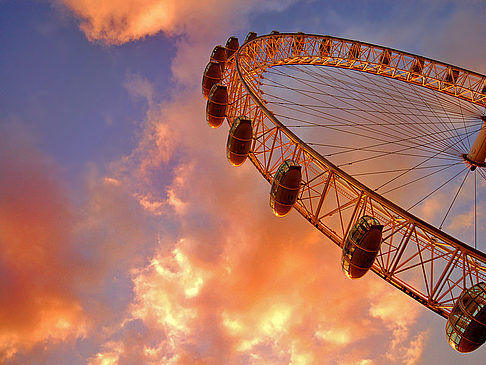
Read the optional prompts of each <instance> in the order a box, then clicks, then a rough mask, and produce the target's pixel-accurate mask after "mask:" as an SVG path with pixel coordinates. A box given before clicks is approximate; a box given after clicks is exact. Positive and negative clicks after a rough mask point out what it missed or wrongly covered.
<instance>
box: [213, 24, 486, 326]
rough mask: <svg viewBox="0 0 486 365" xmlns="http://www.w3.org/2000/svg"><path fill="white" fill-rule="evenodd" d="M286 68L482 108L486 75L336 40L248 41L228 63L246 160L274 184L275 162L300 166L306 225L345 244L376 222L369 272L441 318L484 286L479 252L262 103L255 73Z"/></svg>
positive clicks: (230, 114)
mask: <svg viewBox="0 0 486 365" xmlns="http://www.w3.org/2000/svg"><path fill="white" fill-rule="evenodd" d="M287 64H302V65H311V64H315V65H323V66H331V67H341V68H347V69H354V70H358V71H362V72H369V73H374V74H380V75H383V76H385V77H390V78H395V79H399V80H401V81H405V82H409V83H414V84H418V85H421V86H423V87H427V88H429V89H433V90H436V91H438V92H442V93H446V94H449V95H454V96H455V97H459V98H462V99H465V100H468V101H470V102H473V103H475V104H477V105H481V106H486V77H485V76H483V75H479V74H476V73H472V72H470V71H467V70H464V69H461V68H458V67H455V66H451V65H447V64H444V63H440V62H437V61H433V60H430V59H427V58H424V57H419V56H415V55H412V54H408V53H405V52H401V51H397V50H393V49H389V48H384V47H379V46H375V45H371V44H367V43H362V42H358V41H352V40H346V39H341V38H335V37H329V36H318V35H307V34H300V33H297V34H289V33H286V34H283V33H281V34H274V35H267V36H262V37H258V38H256V39H254V40H252V41H250V42H247V43H245V44H244V45H242V46H241V47H240V49H239V51H238V52H237V53H236V54H235V55H233V56H232V57H231V58H230V59H229V60H227V63H226V69H225V72H224V75H223V79H222V83H223V84H225V85H227V87H228V98H229V99H228V100H229V105H228V110H227V120H228V123H229V124H230V125H231V123H232V122H233V120H234V119H235V118H236V117H238V116H247V117H249V118H251V119H252V121H253V131H254V132H253V133H254V135H253V142H252V148H251V152H250V155H249V158H250V160H251V161H252V163H253V164H254V165H255V166H256V168H257V169H258V170H259V171H260V173H261V174H262V175H263V176H264V177H265V179H266V180H267V181H268V182H270V183H272V180H273V176H274V174H275V172H276V171H277V169H278V167H279V166H280V164H281V163H282V162H283V161H285V160H286V159H293V160H294V161H296V162H298V163H299V164H300V165H301V166H302V185H301V190H300V195H299V198H298V200H297V203H296V204H295V206H294V207H295V209H296V210H297V211H299V213H300V214H302V215H303V216H304V217H305V218H306V219H307V220H308V221H309V222H310V223H312V224H313V225H314V226H315V227H316V228H317V229H319V230H320V231H321V232H323V233H324V234H325V235H326V236H327V237H329V238H330V239H331V240H332V241H333V242H334V243H335V244H337V245H338V246H339V247H341V248H342V245H343V242H344V240H345V237H346V235H347V232H348V231H349V229H350V227H352V225H353V224H354V223H355V222H356V221H357V219H358V218H359V217H360V216H362V215H363V214H365V213H366V214H368V215H371V216H373V217H375V218H377V219H378V220H379V221H380V222H381V223H382V224H383V225H384V229H383V241H382V245H381V250H380V252H379V254H378V256H377V258H376V260H375V262H374V264H373V267H372V269H371V270H372V271H374V272H375V273H376V274H378V275H379V276H380V277H382V278H383V279H385V280H386V281H388V282H390V283H391V284H392V285H394V286H395V287H397V288H398V289H400V290H402V291H403V292H405V293H406V294H408V295H409V296H410V297H412V298H413V299H415V300H417V301H418V302H420V303H421V304H423V305H424V306H426V307H427V308H429V309H431V310H433V311H434V312H436V313H438V314H439V315H441V316H443V317H445V318H447V317H448V316H449V314H450V312H451V309H452V307H453V306H454V303H455V301H456V300H457V298H458V297H459V296H460V294H461V293H462V291H463V290H464V289H465V288H469V287H471V286H472V285H474V284H476V283H478V282H480V281H486V255H485V254H484V253H482V252H480V251H478V250H475V249H474V248H472V247H469V246H468V245H466V244H464V243H462V242H461V241H459V240H457V239H455V238H453V237H451V236H449V235H447V234H446V233H444V232H442V231H440V230H438V229H436V228H435V227H433V226H431V225H429V224H427V223H426V222H424V221H422V220H420V219H419V218H417V217H415V216H413V215H412V214H410V213H408V212H406V211H405V210H403V209H402V208H400V207H398V206H397V205H395V204H393V203H392V202H390V201H388V200H387V199H385V198H383V197H381V196H380V195H378V194H376V193H375V192H373V191H372V190H370V189H368V188H367V187H366V186H364V185H363V184H361V183H360V182H358V181H357V180H356V179H354V178H353V177H351V176H349V175H347V174H346V173H345V172H343V171H342V170H340V169H339V168H337V167H336V166H334V165H333V164H332V163H331V162H330V161H328V160H327V159H325V158H324V157H322V156H321V155H319V154H318V153H317V152H316V151H314V150H313V149H312V148H311V147H309V146H307V145H306V144H305V142H304V141H302V140H300V139H299V138H298V137H297V136H295V135H294V134H293V133H292V132H291V131H289V130H288V129H287V128H285V126H284V125H283V124H282V123H280V121H278V120H277V118H276V117H275V116H274V115H273V113H272V112H271V111H270V110H268V109H267V108H266V106H265V100H264V95H263V93H262V90H261V81H260V79H261V78H262V73H263V72H264V71H265V70H266V69H268V68H269V67H274V66H277V65H287Z"/></svg>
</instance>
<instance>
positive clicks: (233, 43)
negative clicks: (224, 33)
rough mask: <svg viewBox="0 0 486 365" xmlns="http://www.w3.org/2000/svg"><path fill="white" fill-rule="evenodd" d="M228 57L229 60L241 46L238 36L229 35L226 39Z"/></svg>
mask: <svg viewBox="0 0 486 365" xmlns="http://www.w3.org/2000/svg"><path fill="white" fill-rule="evenodd" d="M225 48H226V59H227V60H228V59H229V58H230V57H231V56H233V54H234V53H235V52H236V51H237V50H238V49H239V48H240V42H239V41H238V38H236V37H229V38H228V40H227V41H226V46H225Z"/></svg>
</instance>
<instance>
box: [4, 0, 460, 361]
mask: <svg viewBox="0 0 486 365" xmlns="http://www.w3.org/2000/svg"><path fill="white" fill-rule="evenodd" d="M58 2H60V3H62V4H64V6H65V7H66V8H67V9H69V10H70V11H71V12H72V13H73V14H74V15H75V16H76V17H77V18H78V19H79V20H80V23H81V25H80V27H81V30H82V31H83V32H84V34H85V35H86V37H87V38H88V39H89V40H90V41H94V42H101V43H104V44H108V45H120V44H123V43H126V42H131V41H135V40H139V39H142V38H144V37H147V36H150V35H154V34H156V33H158V32H164V33H166V34H167V35H184V37H180V38H178V39H177V40H176V41H175V42H176V47H177V53H176V54H175V55H174V58H173V64H172V69H171V70H170V72H171V73H172V76H173V84H171V85H170V86H171V87H172V90H171V92H170V93H168V94H169V95H170V97H169V98H168V99H167V100H163V101H160V100H158V98H157V96H156V95H155V91H154V90H155V89H156V88H155V87H154V85H152V83H151V82H150V80H147V79H144V78H143V77H142V76H140V75H137V74H130V75H129V76H128V77H127V78H126V79H125V80H120V84H119V85H117V86H121V85H122V86H124V87H125V89H126V90H127V92H128V93H129V94H130V96H132V99H133V101H134V102H138V101H140V100H142V101H143V102H144V103H143V104H144V106H145V107H146V118H145V120H144V122H143V123H142V125H140V126H139V130H138V135H137V136H136V139H137V145H136V147H135V148H134V149H133V150H132V151H128V152H127V153H126V155H125V156H124V157H122V158H120V160H117V161H113V163H112V164H110V166H108V167H107V168H106V171H104V172H103V174H102V176H99V175H98V172H97V171H94V172H93V171H88V173H87V174H84V175H88V176H87V177H86V176H85V177H86V180H87V181H86V182H85V184H84V185H86V186H84V185H83V188H85V189H86V191H83V192H82V193H78V195H77V196H76V198H77V199H78V200H81V201H82V202H81V203H79V206H77V208H78V209H79V212H78V214H77V215H73V212H72V210H73V206H72V204H73V202H72V201H71V200H70V199H71V198H72V196H71V195H70V192H69V191H67V189H66V186H65V183H63V179H62V177H61V176H60V175H61V174H60V173H59V171H58V169H57V167H56V166H55V164H54V163H52V162H51V161H49V159H47V158H44V157H43V156H42V154H41V153H39V152H38V151H37V150H36V149H35V148H33V147H32V145H31V144H29V143H27V142H25V141H23V140H22V139H21V138H20V139H13V141H14V142H12V140H9V138H3V137H4V136H3V134H0V176H2V177H6V178H2V179H1V180H0V248H1V249H2V250H1V254H0V274H2V276H4V277H10V278H12V279H11V280H10V281H9V282H6V281H0V299H2V300H1V301H0V322H1V323H2V326H0V361H3V360H5V359H6V358H8V357H12V356H14V355H15V353H17V352H19V351H22V350H26V349H27V350H28V349H29V348H31V347H32V346H34V345H36V344H37V345H38V344H46V346H47V345H50V344H52V343H59V342H62V341H65V342H66V343H67V344H68V345H67V346H71V345H72V343H73V342H74V341H75V340H79V339H86V338H90V339H91V341H92V343H91V346H93V348H94V349H91V353H90V354H89V355H88V358H89V361H90V364H92V365H95V364H96V365H109V364H118V363H131V364H160V363H163V364H188V365H189V364H195V363H197V364H208V365H212V364H238V363H244V364H269V363H271V364H295V365H297V364H323V363H339V364H360V365H370V364H403V363H405V364H410V365H412V364H418V363H419V362H420V360H421V358H422V356H423V351H424V349H425V347H426V345H427V344H428V343H429V333H428V332H427V331H421V332H418V333H417V332H416V331H415V330H414V327H416V326H417V324H418V322H419V318H420V316H421V315H422V311H421V307H420V306H419V304H417V303H416V302H414V301H413V300H412V299H410V298H409V297H407V296H406V295H403V294H402V293H400V292H399V291H397V290H396V289H395V288H393V287H390V286H389V285H388V284H387V283H385V282H384V281H382V280H381V279H379V278H377V277H375V276H374V275H372V274H370V275H368V276H366V277H365V278H363V279H361V280H360V281H354V282H351V281H349V280H348V279H347V278H345V276H344V275H343V274H342V272H341V269H340V265H339V258H340V251H339V249H338V248H337V247H335V246H334V245H333V244H331V243H330V242H329V241H328V240H327V239H326V238H325V237H324V236H323V235H322V234H321V233H320V232H317V231H315V230H314V229H313V227H311V226H310V225H309V224H308V223H307V222H305V220H303V219H301V217H300V216H298V214H297V213H295V212H294V213H291V214H290V215H289V216H288V217H286V218H284V219H278V218H276V217H274V216H273V215H272V214H271V212H270V208H269V207H268V198H269V196H268V190H269V186H268V184H266V182H265V181H264V179H262V178H261V176H260V175H259V174H258V173H257V172H256V171H255V169H254V168H253V167H252V166H250V165H249V163H248V162H247V163H246V164H245V165H244V166H242V167H240V168H233V167H230V166H229V164H228V163H227V161H226V160H225V154H224V150H225V145H224V142H225V141H226V136H227V130H226V129H225V127H223V128H221V129H220V130H217V131H214V130H211V129H209V128H208V127H207V125H206V124H207V123H206V122H205V120H204V119H205V118H204V107H205V105H204V101H203V98H202V96H201V95H200V82H201V74H202V70H203V68H204V65H205V63H206V62H207V61H208V58H209V54H210V52H211V47H212V46H214V39H216V37H218V38H217V39H218V42H220V43H224V41H225V40H226V38H227V37H228V36H229V35H231V34H230V33H226V30H228V32H230V31H234V30H235V29H238V27H239V28H242V27H243V26H244V25H245V23H246V21H247V20H246V19H245V16H246V15H248V14H250V13H251V12H254V11H257V10H258V11H262V9H263V10H268V9H272V10H279V9H283V8H285V7H286V6H287V5H288V4H289V3H291V2H290V1H287V2H280V1H268V2H265V3H261V2H259V1H256V0H254V1H250V2H243V1H237V0H233V1H222V0H218V1H217V0H211V1H209V2H208V1H198V0H190V1H175V0H170V1H160V0H159V1H157V0H143V1H135V0H120V1H114V0H109V1H96V0H79V1H78V0H58ZM237 18H239V21H238V22H236V21H235V19H237ZM232 22H234V24H233V23H232ZM222 34H223V35H224V36H222ZM240 41H242V40H241V39H240ZM11 135H12V134H8V136H11ZM19 141H20V142H19ZM5 156H6V157H5ZM94 170H96V169H94ZM105 173H106V176H104V174H105ZM438 203H439V202H434V201H431V203H430V204H429V205H428V206H425V207H424V214H429V215H430V216H433V215H436V214H437V212H438V211H440V209H439V204H438ZM459 218H462V217H460V216H459V217H458V219H459ZM464 218H466V220H464V221H463V220H460V221H458V222H457V224H458V225H464V224H467V218H468V217H464ZM149 227H151V228H149ZM154 227H155V228H154ZM151 229H152V230H157V232H156V233H157V234H154V232H153V231H151ZM156 237H157V238H156ZM73 240H74V241H76V242H77V245H71V243H72V241H73ZM74 246H75V247H74ZM154 246H155V247H154ZM73 247H74V248H73ZM124 280H125V281H127V282H128V284H126V283H125V284H126V287H123V286H122V287H121V289H120V287H118V286H116V285H115V284H118V283H119V282H124ZM114 308H115V309H114Z"/></svg>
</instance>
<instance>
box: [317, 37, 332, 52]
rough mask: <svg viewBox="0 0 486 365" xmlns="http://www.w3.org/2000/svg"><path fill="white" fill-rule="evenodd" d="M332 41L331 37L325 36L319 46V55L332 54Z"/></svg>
mask: <svg viewBox="0 0 486 365" xmlns="http://www.w3.org/2000/svg"><path fill="white" fill-rule="evenodd" d="M331 45H332V42H331V40H330V39H329V38H324V39H323V40H322V41H321V44H320V46H319V55H320V56H321V57H329V55H330V54H331Z"/></svg>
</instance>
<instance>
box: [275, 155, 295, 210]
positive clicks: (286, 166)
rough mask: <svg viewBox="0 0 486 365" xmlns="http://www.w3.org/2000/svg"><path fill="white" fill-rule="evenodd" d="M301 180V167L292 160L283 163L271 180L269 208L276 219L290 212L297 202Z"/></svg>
mask: <svg viewBox="0 0 486 365" xmlns="http://www.w3.org/2000/svg"><path fill="white" fill-rule="evenodd" d="M301 180H302V173H301V167H300V165H299V164H298V163H296V162H294V161H292V160H286V161H284V162H283V163H282V164H281V165H280V167H279V168H278V170H277V172H276V173H275V176H274V178H273V183H272V188H271V189H270V206H271V207H272V209H273V213H274V214H275V215H276V216H277V217H283V216H285V215H287V214H288V213H289V212H290V209H292V206H293V205H294V204H295V202H296V201H297V198H298V196H299V190H300V182H301Z"/></svg>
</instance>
